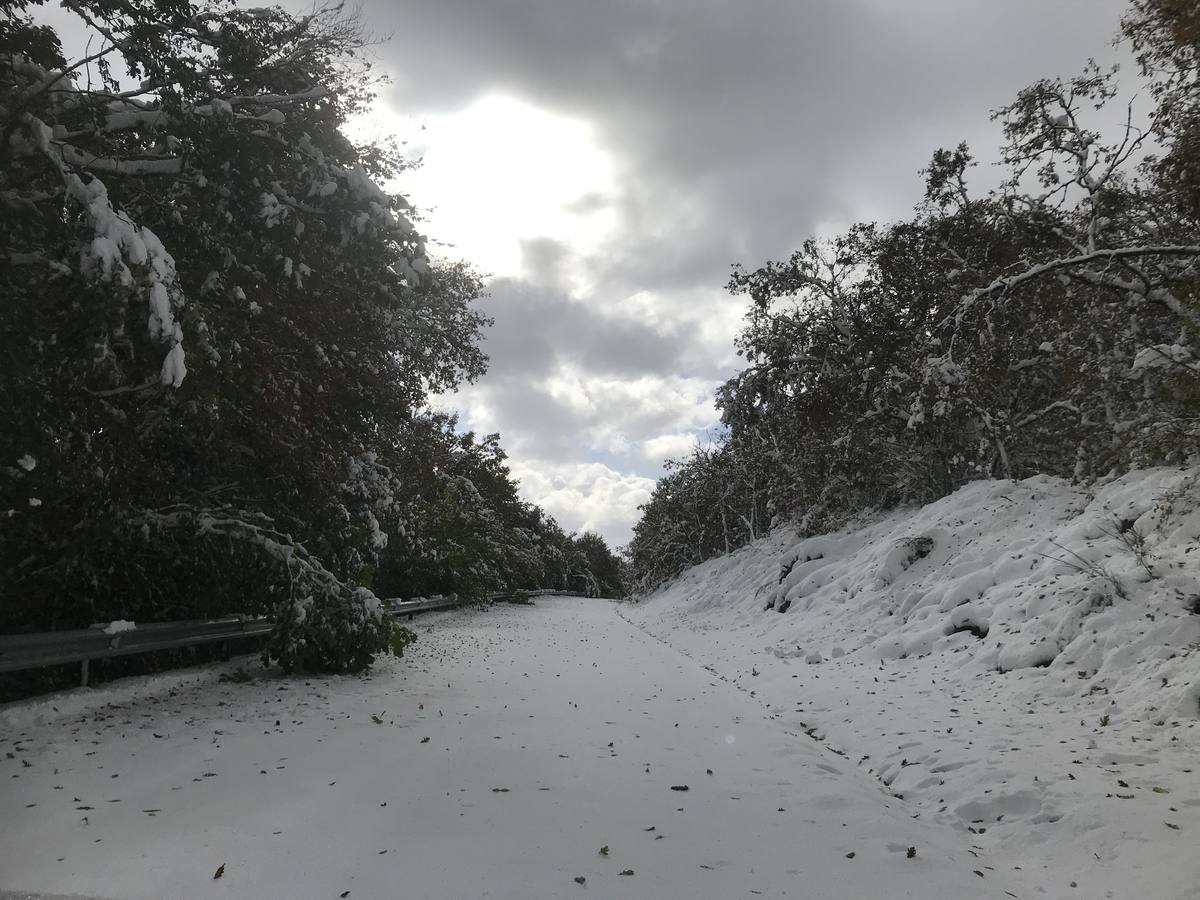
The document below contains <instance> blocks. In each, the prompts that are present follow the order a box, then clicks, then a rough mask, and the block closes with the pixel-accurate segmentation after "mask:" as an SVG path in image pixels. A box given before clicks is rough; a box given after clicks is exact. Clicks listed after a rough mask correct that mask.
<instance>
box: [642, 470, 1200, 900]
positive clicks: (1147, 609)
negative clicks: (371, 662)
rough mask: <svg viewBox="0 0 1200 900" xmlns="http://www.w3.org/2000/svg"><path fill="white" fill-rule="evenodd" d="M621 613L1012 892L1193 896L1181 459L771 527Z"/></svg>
mask: <svg viewBox="0 0 1200 900" xmlns="http://www.w3.org/2000/svg"><path fill="white" fill-rule="evenodd" d="M789 567H790V568H789ZM768 607H771V608H768ZM780 610H783V611H782V612H781V611H780ZM623 613H624V615H626V617H627V618H628V619H629V621H631V622H632V623H634V624H637V625H638V626H639V627H641V628H644V629H645V630H646V631H648V632H649V633H651V634H653V635H655V636H657V637H659V638H660V639H662V640H663V641H665V642H667V643H668V644H670V645H671V646H672V647H675V648H676V649H678V650H680V651H681V652H683V653H684V654H686V655H688V656H690V657H691V658H693V659H695V660H696V661H697V662H698V663H701V664H703V665H705V666H706V668H708V669H709V671H710V672H712V673H713V675H714V676H716V677H718V678H719V679H720V680H721V681H723V682H726V683H729V684H732V685H736V686H738V687H740V688H742V689H743V690H745V691H747V692H749V693H750V694H751V695H752V696H753V697H754V698H755V699H756V700H757V701H759V702H761V703H762V705H763V707H764V708H765V710H766V711H767V713H768V714H769V715H771V716H773V717H774V718H775V719H776V720H777V721H778V722H780V723H782V724H783V725H785V726H786V727H787V728H790V729H794V730H795V731H796V732H799V733H807V734H809V735H810V736H811V737H813V738H814V739H816V740H817V741H819V742H820V745H821V746H825V747H828V748H830V749H831V750H832V751H833V752H835V753H838V754H839V755H843V756H844V758H845V759H846V761H847V765H854V766H856V767H857V769H858V770H859V771H861V772H863V773H865V774H867V775H869V776H871V777H873V778H875V779H878V781H879V782H880V783H881V784H882V785H886V786H887V787H888V789H889V790H891V791H894V792H895V793H897V794H899V795H902V796H903V797H904V803H905V808H906V809H908V810H909V811H910V814H911V815H914V816H919V820H920V821H922V822H926V823H935V824H938V825H941V826H943V827H947V828H950V829H953V830H956V831H958V832H960V833H962V834H965V835H966V836H967V837H968V838H969V839H970V840H972V841H973V842H974V846H975V848H976V852H986V853H987V854H988V855H989V857H990V860H989V861H990V863H991V864H992V865H994V866H996V871H997V873H1003V877H1005V878H1006V879H1007V884H1006V889H1007V890H1010V891H1012V892H1013V894H1014V895H1015V896H1018V897H1022V898H1024V897H1051V898H1117V900H1124V898H1139V900H1184V898H1193V900H1194V898H1197V897H1200V857H1198V856H1197V853H1196V848H1197V847H1200V469H1198V468H1189V469H1168V468H1158V469H1149V470H1143V471H1139V472H1135V473H1132V474H1129V475H1126V476H1124V477H1121V478H1118V479H1113V480H1110V481H1108V482H1107V483H1103V484H1100V485H1096V486H1092V487H1090V488H1085V487H1079V486H1072V485H1071V484H1069V483H1067V482H1064V481H1062V480H1059V479H1054V478H1049V477H1037V478H1031V479H1027V480H1025V481H1020V482H1014V481H981V482H976V483H973V484H970V485H967V486H966V487H964V488H962V489H961V490H959V491H958V492H957V493H955V494H953V495H951V496H949V497H946V498H944V499H943V500H941V501H938V502H936V503H933V504H930V505H928V506H926V507H923V508H920V509H908V510H901V511H897V512H895V513H892V514H890V515H887V516H884V517H880V518H878V519H877V520H875V521H871V522H868V523H866V524H862V523H860V524H859V527H851V528H847V529H845V530H843V531H841V532H838V533H835V534H828V535H822V536H818V537H810V538H807V539H801V538H799V537H798V536H797V535H796V534H795V533H794V532H790V531H787V530H780V531H778V532H777V533H775V534H773V535H771V536H769V537H767V538H765V539H763V540H760V541H759V542H757V543H755V544H753V545H751V546H749V547H746V548H743V549H742V550H740V551H738V552H736V553H734V554H732V555H731V556H728V557H724V558H720V559H715V560H711V561H709V562H707V563H705V564H703V565H700V566H697V567H696V568H694V569H691V570H689V571H688V572H686V573H684V574H683V575H682V576H681V577H680V578H678V579H677V580H676V581H674V582H672V583H670V584H669V585H666V586H664V587H663V588H661V589H659V590H658V591H657V592H655V593H654V594H653V595H651V596H650V597H648V598H645V599H644V600H643V601H642V602H641V603H639V604H637V605H636V606H626V607H623ZM836 896H852V895H851V894H848V893H847V894H838V895H836ZM965 896H973V895H965Z"/></svg>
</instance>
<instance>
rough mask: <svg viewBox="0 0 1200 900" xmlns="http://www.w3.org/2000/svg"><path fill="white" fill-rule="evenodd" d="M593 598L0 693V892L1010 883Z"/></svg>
mask: <svg viewBox="0 0 1200 900" xmlns="http://www.w3.org/2000/svg"><path fill="white" fill-rule="evenodd" d="M616 613H617V608H616V606H615V605H614V604H612V603H611V602H608V601H601V600H584V599H579V598H553V599H541V598H539V599H538V601H537V602H536V604H535V605H533V606H529V607H508V606H504V607H495V608H493V609H490V610H486V611H467V610H464V611H456V612H452V613H445V614H435V615H433V616H431V617H430V618H426V619H422V620H418V623H417V624H418V629H419V632H420V639H419V640H418V642H417V643H416V644H415V645H413V646H412V647H410V648H409V651H408V654H407V655H406V656H405V658H404V659H402V660H395V659H391V658H389V659H387V660H385V661H382V662H381V663H379V664H377V666H376V668H375V669H374V670H373V671H372V672H371V673H369V674H368V675H366V676H362V677H330V678H299V679H284V678H282V677H279V676H277V675H273V674H267V673H259V674H257V675H256V676H255V677H254V678H253V679H252V680H249V681H245V682H235V681H228V680H226V681H219V680H218V676H219V675H222V674H226V673H229V672H232V671H233V670H234V668H235V665H234V664H225V665H222V666H218V667H214V668H212V669H208V670H204V671H202V672H201V673H169V674H167V675H164V676H157V677H153V678H147V679H140V680H133V681H130V682H122V683H118V684H116V685H113V686H110V687H104V688H100V689H92V690H88V689H81V690H76V691H72V692H69V693H66V694H61V695H56V696H53V697H49V698H43V699H40V700H37V701H30V702H25V703H20V704H16V705H11V706H9V707H8V708H6V709H2V710H0V810H2V811H3V817H4V818H3V821H4V827H3V828H0V894H2V893H3V891H5V890H12V891H30V892H36V893H35V894H34V896H38V895H40V894H41V893H44V892H50V893H59V894H88V895H96V896H104V897H111V898H128V900H133V898H156V900H157V898H162V897H171V898H193V897H204V898H212V897H255V898H258V897H297V898H321V897H338V896H342V895H343V892H345V891H349V892H350V893H349V895H348V896H349V897H350V898H351V900H358V898H394V897H404V898H440V900H449V898H455V900H458V898H481V897H488V898H511V900H543V898H579V897H585V896H593V897H606V898H621V897H627V898H689V900H691V898H697V900H707V898H712V900H717V898H721V900H725V898H732V897H745V898H753V897H759V896H763V897H784V896H788V897H797V898H814V900H815V898H847V900H864V898H868V900H869V898H913V900H950V898H953V900H963V898H987V900H992V898H995V900H1003V898H1005V897H1007V896H1010V894H1008V893H1006V891H1011V892H1012V894H1011V895H1016V896H1021V897H1025V896H1032V895H1030V894H1028V893H1024V892H1022V893H1018V891H1019V890H1021V889H1019V888H1018V887H1017V884H1018V881H1017V880H1015V879H1014V878H1013V877H1012V875H1013V874H1014V873H1010V872H1007V871H1002V870H1001V868H1000V866H999V865H997V864H996V862H995V860H994V859H992V858H991V855H990V854H989V853H988V852H987V851H986V850H984V849H980V848H979V846H977V845H979V844H981V843H982V841H983V839H981V838H979V837H977V836H975V835H971V834H970V833H968V832H966V831H965V830H964V829H961V828H957V827H950V826H948V825H947V824H945V823H942V822H938V821H936V820H935V818H934V817H933V816H930V815H924V814H921V812H920V808H919V807H918V806H916V805H914V804H912V803H910V802H907V801H902V800H899V799H897V798H895V797H893V796H892V795H891V793H890V792H889V791H888V790H887V789H885V788H884V786H882V785H881V784H879V782H878V781H876V780H875V779H874V778H872V777H870V776H869V775H868V774H867V773H866V771H865V770H863V769H861V768H859V767H856V766H855V764H854V762H853V761H851V760H848V759H844V758H842V757H841V756H839V755H837V754H835V753H833V752H832V751H831V750H830V749H828V748H827V747H825V746H823V745H822V744H820V743H818V742H815V741H812V740H811V739H810V738H809V737H807V736H805V735H804V734H803V733H802V732H800V731H799V730H798V729H797V727H796V726H795V724H794V723H793V722H790V721H787V718H788V717H780V716H777V715H775V714H773V713H771V712H769V711H766V710H764V709H763V708H762V706H760V704H759V701H758V699H757V698H756V697H754V696H752V695H751V694H750V693H749V692H748V691H744V690H739V689H738V688H737V687H736V686H734V685H733V684H730V683H729V682H727V681H724V680H721V679H718V678H714V677H712V675H711V674H710V673H709V672H706V671H705V670H704V669H703V668H702V667H701V666H700V665H698V664H697V662H696V661H694V660H692V659H689V658H687V657H686V656H684V655H681V654H680V653H678V652H676V651H675V650H672V649H671V648H670V647H668V646H666V645H665V644H663V643H662V642H660V641H658V640H655V639H654V638H653V637H651V636H649V635H647V634H645V633H643V632H642V631H639V630H638V629H636V628H634V627H633V626H631V625H630V624H629V623H628V622H626V621H624V620H623V619H621V618H620V617H619V616H618V615H617V614H616ZM849 655H850V654H848V656H849ZM243 664H244V663H243ZM684 785H686V786H687V787H688V790H687V791H675V790H672V787H673V786H684ZM1184 839H1185V840H1186V835H1185V838H1184ZM909 847H912V848H914V851H915V852H914V855H913V856H912V857H911V858H909V856H908V848H909ZM602 848H607V853H604V854H602V853H601V849H602ZM219 866H223V867H224V868H223V870H222V874H221V877H220V878H219V879H214V877H213V876H214V875H215V874H216V872H217V870H218V867H219ZM626 871H632V874H629V875H622V874H621V873H622V872H626ZM1015 874H1017V875H1019V874H1020V873H1015ZM1056 874H1057V876H1065V873H1056ZM577 878H579V879H583V880H584V883H583V884H582V885H581V884H578V883H577V882H576V880H575V879H577ZM1076 896H1083V895H1081V894H1080V895H1076ZM1143 896H1144V895H1143Z"/></svg>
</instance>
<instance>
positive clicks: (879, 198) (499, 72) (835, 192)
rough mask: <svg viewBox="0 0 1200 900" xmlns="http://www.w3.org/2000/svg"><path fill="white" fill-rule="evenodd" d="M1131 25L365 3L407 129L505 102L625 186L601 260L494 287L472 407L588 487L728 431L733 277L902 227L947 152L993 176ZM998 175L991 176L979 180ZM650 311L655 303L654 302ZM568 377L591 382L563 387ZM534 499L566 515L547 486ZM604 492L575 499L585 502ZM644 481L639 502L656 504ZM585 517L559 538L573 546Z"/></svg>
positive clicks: (825, 12)
mask: <svg viewBox="0 0 1200 900" xmlns="http://www.w3.org/2000/svg"><path fill="white" fill-rule="evenodd" d="M1124 5H1125V3H1124V0H1056V2H1053V3H1048V2H1046V0H1006V2H1003V3H997V2H996V0H904V2H898V0H838V2H832V0H755V2H734V0H725V2H717V0H688V2H684V0H679V2H669V0H605V2H602V3H601V2H594V0H489V2H486V3H480V2H478V0H409V2H407V3H405V4H403V5H397V6H391V5H384V4H382V3H379V4H377V5H376V6H374V7H368V17H369V18H370V20H371V21H372V22H373V23H375V24H376V25H377V26H378V27H379V28H380V30H386V29H388V28H392V29H394V31H395V37H394V39H393V41H392V43H391V44H390V45H387V46H385V47H383V48H381V51H380V52H381V55H382V57H383V60H384V64H385V67H386V68H388V69H389V70H391V71H392V72H393V73H394V74H396V75H397V76H398V77H397V78H396V81H395V85H394V87H393V89H392V90H391V91H390V93H389V94H388V96H387V99H388V103H389V104H390V105H391V106H392V107H393V108H394V109H396V110H397V111H399V112H402V113H405V114H411V115H416V116H420V115H421V114H438V113H444V112H449V111H454V110H458V109H461V108H463V107H465V106H466V105H468V104H469V103H470V102H471V101H472V100H474V99H477V98H478V97H480V96H483V95H485V94H487V93H497V92H498V93H508V94H511V95H512V96H515V97H518V98H520V99H523V100H525V101H527V102H529V103H532V104H534V105H536V106H539V107H541V108H545V109H548V110H551V111H554V112H557V113H561V114H566V115H570V116H572V117H575V118H578V119H582V120H584V121H587V122H588V123H590V124H591V125H592V126H593V128H594V130H595V131H594V133H595V136H596V140H597V141H598V142H599V143H600V144H601V145H602V146H603V147H604V148H605V149H606V150H607V152H608V153H609V154H610V155H611V157H612V159H613V161H614V164H615V166H616V174H617V181H616V187H615V189H614V190H613V191H612V192H611V194H606V195H603V196H601V195H587V196H585V197H580V198H578V200H577V201H576V202H575V203H574V204H573V205H572V209H573V211H575V212H578V213H588V212H592V211H595V210H599V209H606V208H611V209H612V210H613V211H615V213H616V221H617V227H616V228H615V229H614V232H613V234H614V237H612V238H611V239H610V240H609V241H608V242H607V243H606V244H603V245H601V246H600V247H599V248H597V249H595V250H594V251H592V252H591V253H590V254H589V255H588V256H587V257H586V258H584V259H578V258H576V257H575V256H574V255H573V251H572V249H571V248H567V247H564V246H563V245H562V244H561V243H560V242H558V241H556V240H553V239H550V238H546V239H543V240H538V241H534V242H528V243H527V244H526V245H525V247H524V255H525V264H526V270H527V272H528V276H527V278H525V279H524V280H514V279H500V280H496V281H494V282H493V283H492V287H491V291H492V295H493V296H492V300H491V301H490V303H489V312H490V313H491V314H492V315H494V316H495V319H496V326H495V328H494V329H493V331H492V333H491V334H490V335H489V337H488V341H487V349H488V352H489V353H490V354H491V355H492V359H493V366H492V371H491V373H490V374H489V375H488V376H487V378H485V379H484V382H483V384H482V385H480V386H479V387H477V388H474V389H472V391H471V392H468V393H465V394H464V395H463V396H462V397H461V398H459V401H460V402H461V403H463V404H465V405H466V406H468V407H469V408H471V409H472V410H473V411H474V413H475V414H477V415H478V417H479V419H480V420H481V421H487V422H488V423H489V424H490V425H491V426H494V427H497V428H500V429H501V430H502V431H503V432H504V434H505V438H506V443H507V445H508V446H509V447H510V448H511V450H512V452H513V454H514V457H516V456H520V457H521V459H522V460H523V463H522V464H523V465H524V466H525V471H526V472H527V473H532V472H534V471H546V472H549V471H551V470H553V471H555V472H558V473H559V474H560V477H565V476H562V473H563V472H564V471H565V470H564V469H563V466H564V465H566V463H567V462H568V461H570V460H572V459H573V460H575V461H576V463H577V464H578V465H579V466H580V471H583V469H584V467H585V466H586V465H587V464H588V461H590V460H594V459H595V458H596V454H597V453H599V452H601V450H603V452H604V453H606V454H608V456H607V458H608V459H610V461H611V460H613V459H615V460H616V462H614V463H613V465H618V466H619V467H620V468H621V469H622V471H623V472H626V473H629V472H638V473H640V474H642V475H645V474H652V467H651V470H650V471H648V470H647V468H646V466H647V463H646V458H647V455H648V454H650V453H653V452H654V451H655V450H658V449H664V450H665V449H670V448H678V447H682V446H686V442H687V439H688V435H689V434H694V433H695V432H697V431H699V430H703V428H704V426H705V424H709V423H711V422H712V419H713V413H712V411H711V404H708V403H706V401H705V400H704V398H703V397H702V396H700V395H694V393H693V392H695V391H697V390H699V388H698V387H697V386H698V385H707V386H708V387H707V389H709V390H711V386H712V385H714V384H716V383H717V382H719V381H720V380H721V378H722V377H725V376H727V375H728V374H729V372H730V371H731V368H730V367H731V366H732V365H733V363H734V360H733V359H732V357H731V353H730V350H731V346H730V345H731V339H732V336H733V332H734V330H735V329H736V325H737V319H738V316H737V314H736V312H737V310H736V307H737V306H739V305H740V301H739V300H737V299H734V298H730V297H728V296H727V295H725V294H724V293H723V291H722V287H723V285H724V282H725V281H726V279H727V277H728V273H729V265H730V264H731V263H733V262H744V263H747V264H749V265H756V264H759V263H761V262H763V261H765V260H767V259H771V258H781V257H785V256H786V255H787V254H789V253H790V252H791V251H792V250H793V249H794V248H795V247H796V246H798V244H799V243H800V242H801V241H802V240H803V239H804V238H806V237H808V236H809V235H811V234H813V233H814V232H815V231H817V230H818V229H822V228H841V227H845V226H846V225H848V224H850V223H851V222H852V221H856V220H859V219H862V218H871V219H879V218H882V219H888V218H896V217H899V216H902V215H904V214H905V213H906V211H907V210H908V209H909V208H911V206H912V204H913V203H914V202H915V201H916V200H917V199H919V197H920V195H921V192H922V185H921V183H920V180H919V177H918V175H917V171H918V170H919V169H920V168H921V167H922V166H924V165H925V164H926V163H927V162H928V160H929V158H930V155H931V154H932V151H933V150H934V149H936V148H938V147H942V146H952V145H954V144H957V143H958V142H959V141H960V140H963V139H966V140H968V141H970V142H971V144H972V147H973V149H974V150H975V151H976V152H977V155H978V156H979V157H980V158H981V160H982V161H983V162H984V163H987V162H989V161H991V160H993V159H994V158H995V147H996V145H997V143H998V140H999V129H998V128H997V127H996V126H995V125H994V124H993V123H991V122H990V121H989V115H988V114H989V112H990V110H992V109H993V108H995V107H997V106H1000V105H1002V104H1003V103H1005V102H1007V101H1008V100H1009V99H1010V98H1011V97H1012V96H1013V95H1014V94H1015V92H1016V91H1017V90H1018V89H1019V88H1020V87H1022V86H1024V85H1025V84H1028V83H1030V82H1032V81H1034V80H1036V79H1037V78H1039V77H1042V76H1047V75H1054V74H1059V73H1064V74H1070V73H1072V72H1075V71H1077V70H1078V69H1079V67H1080V66H1081V65H1082V64H1083V63H1084V62H1085V61H1086V59H1087V58H1088V57H1089V56H1093V55H1094V56H1097V57H1099V58H1106V57H1107V58H1111V57H1112V55H1113V51H1112V50H1111V48H1110V46H1109V41H1110V38H1111V36H1112V34H1113V33H1114V32H1115V30H1116V27H1117V22H1118V18H1119V14H1120V12H1121V10H1122V9H1123V8H1124ZM990 177H993V174H992V172H991V171H990V170H989V169H988V168H987V167H986V166H981V168H980V170H979V173H978V175H977V180H978V181H980V182H986V180H987V179H988V178H990ZM417 199H418V200H425V199H428V200H429V202H435V203H436V198H417ZM569 266H574V267H576V268H578V267H580V266H582V268H583V271H585V272H586V274H587V278H588V280H589V281H590V282H591V283H592V284H595V285H598V286H599V287H597V288H595V289H594V290H592V291H591V292H590V293H588V294H587V296H586V297H575V296H572V295H571V292H570V291H569V290H567V289H566V288H565V287H564V274H563V273H564V271H565V269H566V268H567V267H569ZM638 292H642V294H640V295H639V294H638ZM633 296H643V297H649V299H648V300H642V301H639V302H640V303H641V305H638V303H635V302H633V301H632V300H631V297H633ZM680 376H692V377H691V378H690V379H689V378H688V377H683V378H682V379H681V377H680ZM564 378H566V379H567V380H569V379H570V378H575V379H576V380H577V381H579V382H580V383H579V384H578V385H577V386H576V388H573V389H566V388H564V387H563V381H564ZM656 386H657V387H656ZM706 415H707V417H708V418H707V420H705V418H704V417H705V416H706ZM539 466H540V467H542V468H541V469H539V468H538V467H539ZM589 471H591V470H589ZM601 481H604V483H606V484H610V483H612V482H611V479H607V476H605V478H604V479H601ZM527 483H528V484H541V485H542V487H541V488H539V490H541V491H542V493H543V494H544V495H545V496H546V497H550V496H555V497H558V501H557V502H560V503H562V495H559V494H551V493H549V492H550V491H551V488H550V487H549V486H548V485H549V483H550V482H549V481H548V480H547V479H546V478H541V477H538V478H534V477H529V478H527ZM591 483H592V481H589V480H588V479H587V478H584V479H582V480H581V481H579V482H578V484H576V486H575V488H573V490H576V492H577V493H578V492H579V491H582V492H583V493H584V494H586V491H587V490H589V489H590V488H587V487H586V485H588V484H591ZM597 483H599V482H597ZM631 484H634V485H635V487H634V488H630V489H629V491H626V488H625V487H624V486H623V487H622V488H621V492H622V493H621V496H624V497H628V496H633V495H634V494H635V493H636V491H637V490H641V489H642V488H640V487H636V485H637V484H639V483H637V482H631ZM570 496H572V497H574V496H576V494H571V495H570ZM579 496H583V494H579ZM615 502H616V501H614V503H615ZM622 502H623V503H624V501H622ZM574 503H575V501H574V500H572V501H571V503H569V504H568V503H564V504H563V505H560V506H559V507H558V508H557V509H558V510H564V509H568V508H569V507H570V506H571V505H572V504H574ZM627 507H628V503H625V505H624V506H622V507H621V508H622V509H624V510H625V512H624V513H622V515H625V516H626V517H628V516H629V515H631V514H629V512H628V509H627ZM581 515H582V514H581ZM589 515H591V516H592V519H593V520H594V519H595V517H596V515H597V513H596V510H595V509H592V511H591V513H589ZM568 516H569V513H568V514H567V515H566V516H564V524H565V525H567V526H568V527H577V526H578V524H579V523H576V522H572V521H571V520H570V519H569V517H568ZM613 516H615V518H612V517H610V520H609V521H608V522H607V524H606V528H607V529H609V532H610V533H619V532H620V526H619V524H614V523H615V522H616V520H617V519H620V518H621V516H620V515H617V514H616V513H613ZM580 521H582V519H581V520H580ZM629 524H631V523H629Z"/></svg>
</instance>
